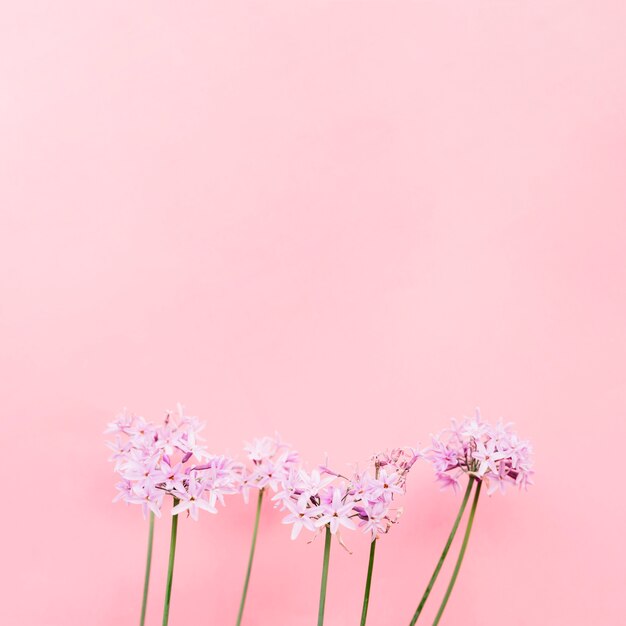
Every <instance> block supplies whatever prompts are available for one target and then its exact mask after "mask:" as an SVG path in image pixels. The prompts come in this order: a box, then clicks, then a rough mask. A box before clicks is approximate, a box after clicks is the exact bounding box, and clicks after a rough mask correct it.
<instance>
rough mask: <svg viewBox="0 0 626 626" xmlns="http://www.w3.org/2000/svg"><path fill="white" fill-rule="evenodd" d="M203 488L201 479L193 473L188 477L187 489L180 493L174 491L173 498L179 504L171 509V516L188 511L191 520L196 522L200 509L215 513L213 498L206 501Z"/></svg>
mask: <svg viewBox="0 0 626 626" xmlns="http://www.w3.org/2000/svg"><path fill="white" fill-rule="evenodd" d="M204 494H205V486H204V484H203V483H202V480H201V479H198V477H197V476H196V475H195V472H193V473H192V476H190V478H189V481H188V484H187V488H186V489H183V490H182V491H178V490H177V491H176V492H175V497H177V498H178V499H179V500H180V502H179V503H178V504H177V505H176V506H175V507H174V508H173V509H172V515H178V514H180V513H182V512H183V511H189V515H191V519H193V520H195V521H198V513H199V512H200V509H202V510H204V511H208V512H209V513H217V509H216V508H215V498H214V497H211V498H209V500H207V499H206V498H205V497H204Z"/></svg>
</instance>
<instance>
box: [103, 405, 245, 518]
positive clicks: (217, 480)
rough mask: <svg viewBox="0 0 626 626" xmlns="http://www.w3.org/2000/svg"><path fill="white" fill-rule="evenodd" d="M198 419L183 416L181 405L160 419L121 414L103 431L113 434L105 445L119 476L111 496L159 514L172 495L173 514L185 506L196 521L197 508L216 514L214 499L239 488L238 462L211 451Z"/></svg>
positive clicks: (145, 512)
mask: <svg viewBox="0 0 626 626" xmlns="http://www.w3.org/2000/svg"><path fill="white" fill-rule="evenodd" d="M203 428H204V424H202V423H200V422H199V421H198V420H197V418H195V417H190V416H186V415H185V414H184V412H183V408H182V406H180V405H178V409H177V411H176V412H175V413H171V412H168V413H166V415H165V419H164V420H163V422H162V423H161V424H155V423H153V422H149V421H146V420H145V419H144V418H143V417H138V416H134V415H131V414H128V413H122V414H121V415H120V416H119V417H118V418H117V419H116V420H115V421H114V422H111V423H110V424H109V426H108V428H107V430H106V431H105V433H109V434H114V435H115V439H114V441H108V442H107V445H108V446H109V448H111V449H112V450H113V455H112V456H111V459H110V460H111V461H113V462H114V463H115V471H116V472H117V473H118V474H119V475H120V477H121V481H120V482H119V483H118V484H117V485H116V489H117V491H118V494H117V496H116V497H115V498H114V501H118V500H122V501H124V502H127V503H130V504H140V505H141V506H142V509H143V513H144V516H146V515H147V514H148V512H149V511H151V512H152V513H154V514H155V515H156V516H157V517H160V516H161V507H162V506H163V500H164V498H165V496H166V495H169V496H171V497H172V498H173V499H174V504H175V506H174V507H173V508H172V515H176V514H178V513H182V512H183V511H188V514H189V515H191V517H192V519H194V520H197V519H198V514H199V511H200V509H203V510H205V511H208V512H209V513H217V507H216V504H217V503H218V502H219V503H220V504H222V505H223V504H224V496H225V495H228V494H234V493H237V491H238V486H239V476H240V474H241V466H240V465H238V464H236V463H235V462H234V461H233V460H232V459H230V458H228V457H225V456H215V455H212V454H210V453H209V452H208V451H207V449H206V447H205V446H204V445H203V444H202V438H201V437H200V435H199V433H200V431H201V430H202V429H203Z"/></svg>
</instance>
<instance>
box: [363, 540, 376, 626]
mask: <svg viewBox="0 0 626 626" xmlns="http://www.w3.org/2000/svg"><path fill="white" fill-rule="evenodd" d="M377 541H378V540H377V539H374V541H372V545H371V546H370V560H369V564H368V566H367V579H366V581H365V595H364V596H363V610H362V611H361V626H365V621H366V620H367V609H368V607H369V603H370V588H371V586H372V572H373V571H374V555H375V553H376V543H377Z"/></svg>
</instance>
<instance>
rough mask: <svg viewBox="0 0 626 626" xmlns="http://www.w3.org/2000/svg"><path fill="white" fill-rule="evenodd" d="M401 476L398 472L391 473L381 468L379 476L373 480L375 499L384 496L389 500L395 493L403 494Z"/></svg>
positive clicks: (372, 491) (372, 490)
mask: <svg viewBox="0 0 626 626" xmlns="http://www.w3.org/2000/svg"><path fill="white" fill-rule="evenodd" d="M400 484H401V478H400V475H399V474H397V473H396V472H392V473H389V472H387V470H386V469H381V470H380V471H379V473H378V478H375V479H373V480H372V481H371V490H370V493H371V496H372V497H373V498H375V499H378V498H382V499H383V500H385V501H387V502H389V501H391V498H392V497H393V495H394V494H399V495H402V494H403V493H404V489H402V487H401V486H400Z"/></svg>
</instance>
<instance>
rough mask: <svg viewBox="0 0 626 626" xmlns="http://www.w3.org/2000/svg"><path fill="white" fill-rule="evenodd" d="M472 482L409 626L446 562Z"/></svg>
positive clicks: (413, 623) (415, 620)
mask: <svg viewBox="0 0 626 626" xmlns="http://www.w3.org/2000/svg"><path fill="white" fill-rule="evenodd" d="M474 480H476V479H475V478H474V477H473V476H470V478H469V482H468V483H467V489H466V490H465V495H464V496H463V502H461V508H460V509H459V512H458V514H457V516H456V519H455V520H454V525H453V526H452V530H451V531H450V535H449V536H448V541H446V545H445V546H444V548H443V552H442V553H441V556H440V557H439V562H438V563H437V567H435V571H434V572H433V575H432V576H431V577H430V580H429V581H428V585H427V586H426V591H424V595H423V596H422V599H421V600H420V603H419V605H418V606H417V610H416V611H415V614H414V615H413V619H412V620H411V624H410V626H415V623H416V622H417V618H418V617H419V616H420V613H421V612H422V609H423V608H424V605H425V604H426V600H428V596H429V595H430V592H431V591H432V589H433V585H434V584H435V581H436V580H437V576H439V572H440V571H441V567H442V565H443V562H444V561H445V560H446V557H447V556H448V551H449V550H450V546H451V545H452V541H453V539H454V536H455V535H456V531H457V529H458V527H459V523H460V522H461V518H462V517H463V513H464V512H465V507H466V506H467V501H468V500H469V497H470V492H471V491H472V487H473V485H474Z"/></svg>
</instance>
